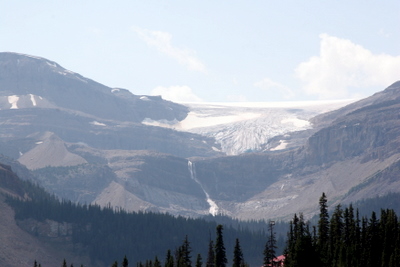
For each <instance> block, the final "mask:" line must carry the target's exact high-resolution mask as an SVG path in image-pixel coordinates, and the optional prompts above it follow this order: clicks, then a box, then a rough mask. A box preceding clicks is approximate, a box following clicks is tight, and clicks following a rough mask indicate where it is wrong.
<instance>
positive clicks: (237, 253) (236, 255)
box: [232, 238, 244, 267]
mask: <svg viewBox="0 0 400 267" xmlns="http://www.w3.org/2000/svg"><path fill="white" fill-rule="evenodd" d="M243 263H244V259H243V253H242V249H241V248H240V243H239V239H238V238H236V243H235V248H234V250H233V263H232V267H240V266H242V265H243Z"/></svg>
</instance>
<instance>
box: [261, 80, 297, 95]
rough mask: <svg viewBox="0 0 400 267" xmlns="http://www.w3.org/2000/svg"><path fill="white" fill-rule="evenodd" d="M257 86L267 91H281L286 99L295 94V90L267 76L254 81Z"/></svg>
mask: <svg viewBox="0 0 400 267" xmlns="http://www.w3.org/2000/svg"><path fill="white" fill-rule="evenodd" d="M254 86H255V87H258V88H261V89H263V90H266V91H273V92H277V91H278V92H279V93H280V94H282V95H283V98H285V99H290V98H293V97H294V96H295V94H294V92H293V91H292V90H291V89H290V88H289V87H287V86H285V85H283V84H280V83H277V82H274V81H272V80H271V79H269V78H265V79H263V80H262V81H259V82H256V83H254Z"/></svg>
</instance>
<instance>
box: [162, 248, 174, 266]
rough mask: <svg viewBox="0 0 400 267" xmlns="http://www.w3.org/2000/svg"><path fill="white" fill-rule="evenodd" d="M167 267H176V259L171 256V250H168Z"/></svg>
mask: <svg viewBox="0 0 400 267" xmlns="http://www.w3.org/2000/svg"><path fill="white" fill-rule="evenodd" d="M164 266H165V267H174V257H172V255H171V250H170V249H168V251H167V256H166V258H165V264H164Z"/></svg>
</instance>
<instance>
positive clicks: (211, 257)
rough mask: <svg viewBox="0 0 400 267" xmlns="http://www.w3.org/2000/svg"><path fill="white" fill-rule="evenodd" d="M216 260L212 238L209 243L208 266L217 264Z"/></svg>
mask: <svg viewBox="0 0 400 267" xmlns="http://www.w3.org/2000/svg"><path fill="white" fill-rule="evenodd" d="M214 261H215V252H214V242H213V241H212V240H211V239H210V242H209V244H208V253H207V263H206V267H214V265H215V262H214Z"/></svg>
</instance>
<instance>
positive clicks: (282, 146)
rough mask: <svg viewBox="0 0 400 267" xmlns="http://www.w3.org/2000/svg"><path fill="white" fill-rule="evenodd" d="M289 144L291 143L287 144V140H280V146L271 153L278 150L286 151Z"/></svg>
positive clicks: (272, 149)
mask: <svg viewBox="0 0 400 267" xmlns="http://www.w3.org/2000/svg"><path fill="white" fill-rule="evenodd" d="M288 144H289V143H288V142H286V140H280V141H279V145H277V146H276V147H274V148H271V149H270V151H276V150H282V149H285V148H286V147H287V145H288Z"/></svg>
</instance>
